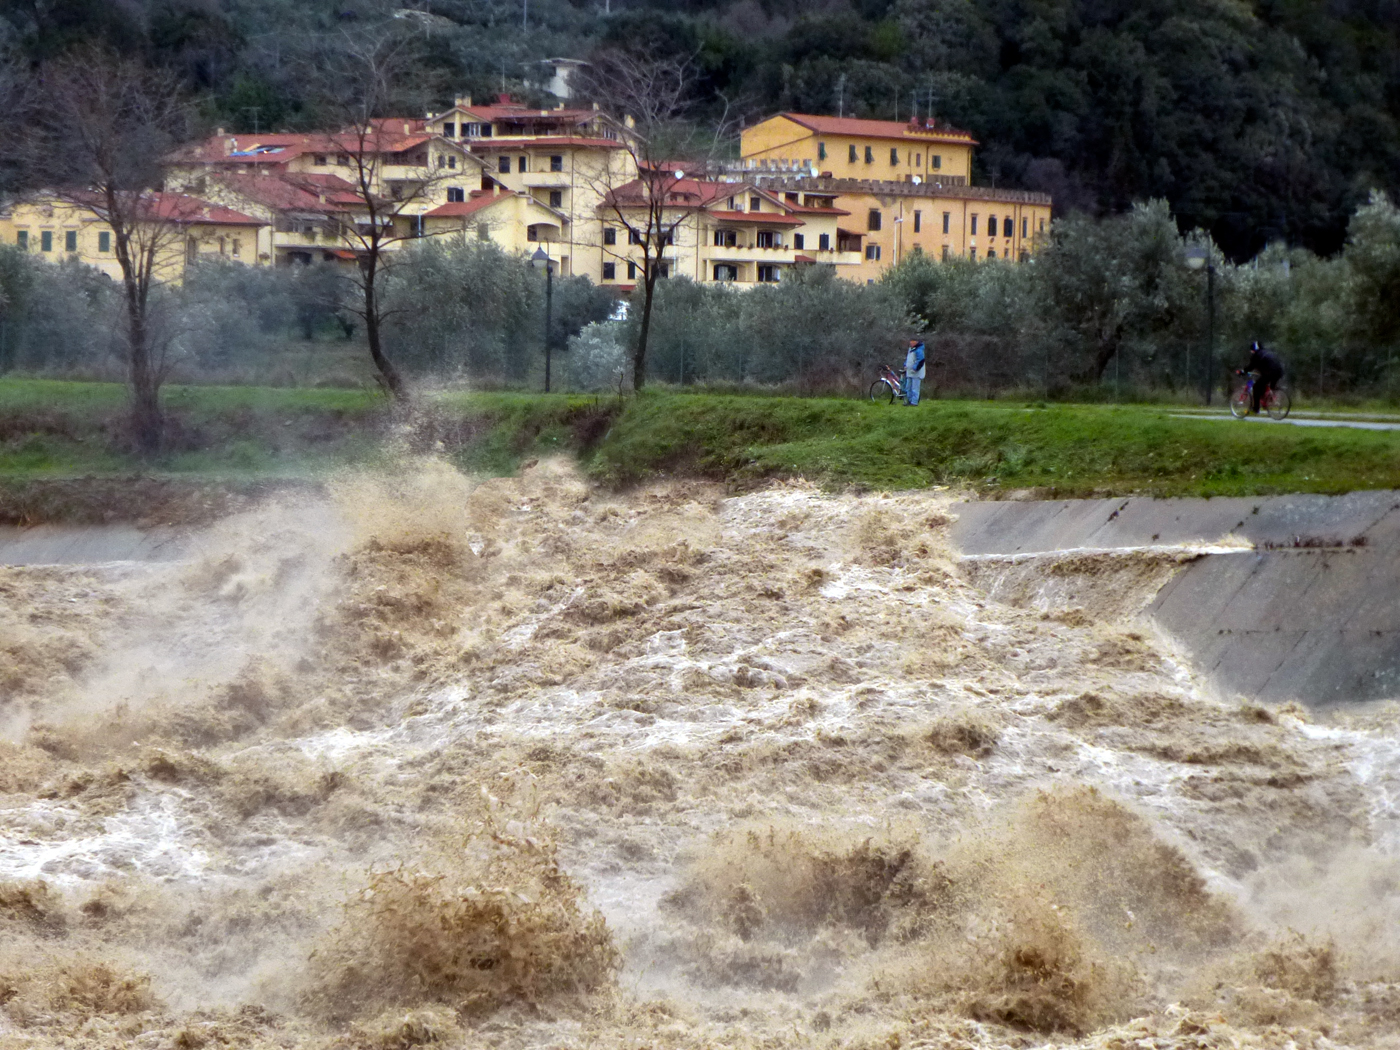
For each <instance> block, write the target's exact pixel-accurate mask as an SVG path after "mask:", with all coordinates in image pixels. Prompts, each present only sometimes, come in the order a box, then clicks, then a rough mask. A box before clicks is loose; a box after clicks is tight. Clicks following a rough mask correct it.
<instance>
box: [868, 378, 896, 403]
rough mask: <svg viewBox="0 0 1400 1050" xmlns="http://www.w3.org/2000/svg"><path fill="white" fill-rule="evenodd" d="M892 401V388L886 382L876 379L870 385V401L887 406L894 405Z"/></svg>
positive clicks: (893, 397) (893, 395)
mask: <svg viewBox="0 0 1400 1050" xmlns="http://www.w3.org/2000/svg"><path fill="white" fill-rule="evenodd" d="M894 399H895V392H894V387H892V386H890V384H889V381H888V380H885V379H877V380H875V382H873V383H871V384H870V400H871V401H881V402H884V403H885V404H887V405H892V404H894Z"/></svg>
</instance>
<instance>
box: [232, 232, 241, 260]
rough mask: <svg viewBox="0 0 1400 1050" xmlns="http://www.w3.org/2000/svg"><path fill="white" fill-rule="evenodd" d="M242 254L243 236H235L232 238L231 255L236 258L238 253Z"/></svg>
mask: <svg viewBox="0 0 1400 1050" xmlns="http://www.w3.org/2000/svg"><path fill="white" fill-rule="evenodd" d="M242 254H243V238H241V237H235V238H234V239H233V257H234V258H235V259H237V258H238V257H239V256H240V255H242Z"/></svg>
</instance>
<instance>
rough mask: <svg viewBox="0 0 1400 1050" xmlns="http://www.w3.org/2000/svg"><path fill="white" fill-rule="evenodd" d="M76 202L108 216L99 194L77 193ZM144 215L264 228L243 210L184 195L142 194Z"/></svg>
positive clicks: (187, 221) (180, 220) (96, 213)
mask: <svg viewBox="0 0 1400 1050" xmlns="http://www.w3.org/2000/svg"><path fill="white" fill-rule="evenodd" d="M72 199H73V200H75V201H76V202H78V203H80V204H83V205H85V206H87V207H88V208H90V209H91V210H92V211H93V213H94V214H95V215H98V216H102V215H104V214H105V213H106V210H107V205H106V202H105V201H104V200H103V199H102V197H100V196H99V195H98V194H96V193H82V194H76V195H75V196H74V197H73V198H72ZM140 208H141V212H142V214H144V215H145V216H146V217H148V218H150V219H152V220H160V221H167V222H175V223H181V224H186V223H187V224H189V225H192V226H193V225H196V224H199V225H211V226H263V225H266V224H265V223H264V222H263V221H262V220H261V219H255V218H253V217H252V216H251V215H244V214H243V213H242V212H241V211H234V210H233V209H232V208H225V207H223V206H222V205H218V204H210V203H209V202H208V201H206V200H200V199H199V198H198V197H191V196H188V195H187V194H184V193H155V192H150V193H143V194H141V198H140Z"/></svg>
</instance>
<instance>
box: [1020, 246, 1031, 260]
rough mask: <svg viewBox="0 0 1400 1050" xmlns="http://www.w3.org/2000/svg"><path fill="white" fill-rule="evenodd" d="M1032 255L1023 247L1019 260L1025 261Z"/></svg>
mask: <svg viewBox="0 0 1400 1050" xmlns="http://www.w3.org/2000/svg"><path fill="white" fill-rule="evenodd" d="M1030 257H1031V253H1030V252H1028V251H1026V250H1025V249H1024V248H1022V249H1021V258H1020V260H1019V261H1020V262H1025V261H1026V260H1027V259H1029V258H1030Z"/></svg>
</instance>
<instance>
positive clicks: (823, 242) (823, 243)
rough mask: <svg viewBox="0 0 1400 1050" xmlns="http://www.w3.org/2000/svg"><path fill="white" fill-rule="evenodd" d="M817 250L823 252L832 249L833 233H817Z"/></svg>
mask: <svg viewBox="0 0 1400 1050" xmlns="http://www.w3.org/2000/svg"><path fill="white" fill-rule="evenodd" d="M817 250H818V251H822V252H829V251H831V234H829V233H822V234H818V235H817Z"/></svg>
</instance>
